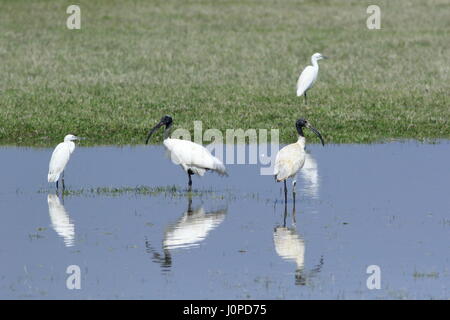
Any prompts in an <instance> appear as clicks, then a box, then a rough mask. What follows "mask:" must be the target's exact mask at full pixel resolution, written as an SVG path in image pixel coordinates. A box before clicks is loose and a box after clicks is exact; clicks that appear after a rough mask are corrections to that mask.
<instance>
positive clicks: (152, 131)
mask: <svg viewBox="0 0 450 320" xmlns="http://www.w3.org/2000/svg"><path fill="white" fill-rule="evenodd" d="M162 125H163V123H162V122H160V123H158V124H157V125H156V126H154V127H153V128H152V129H151V130H150V131H149V132H148V134H147V139H146V140H145V144H148V141H149V140H150V137H151V136H152V134H153V133H154V132H155V131H156V130H158V129H159V128H161V126H162Z"/></svg>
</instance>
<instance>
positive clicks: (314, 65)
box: [311, 58, 319, 69]
mask: <svg viewBox="0 0 450 320" xmlns="http://www.w3.org/2000/svg"><path fill="white" fill-rule="evenodd" d="M311 63H312V66H313V67H314V68H317V69H319V64H318V63H317V59H316V58H311Z"/></svg>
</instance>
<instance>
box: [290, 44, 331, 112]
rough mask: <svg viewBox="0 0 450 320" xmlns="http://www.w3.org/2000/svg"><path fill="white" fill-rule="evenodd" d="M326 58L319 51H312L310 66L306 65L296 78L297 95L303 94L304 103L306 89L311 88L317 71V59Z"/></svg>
mask: <svg viewBox="0 0 450 320" xmlns="http://www.w3.org/2000/svg"><path fill="white" fill-rule="evenodd" d="M321 59H327V57H325V56H323V55H322V54H321V53H314V54H313V55H312V56H311V63H312V66H307V67H306V68H305V69H304V70H303V71H302V73H301V74H300V76H299V77H298V80H297V97H300V96H302V95H303V96H305V103H307V99H306V91H308V90H309V89H311V87H312V86H313V85H314V82H316V79H317V74H318V73H319V64H318V63H317V61H318V60H321Z"/></svg>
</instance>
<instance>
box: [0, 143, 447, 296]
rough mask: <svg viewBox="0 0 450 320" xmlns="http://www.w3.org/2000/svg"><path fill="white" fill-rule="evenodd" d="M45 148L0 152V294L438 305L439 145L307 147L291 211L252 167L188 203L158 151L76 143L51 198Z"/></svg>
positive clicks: (201, 187)
mask: <svg viewBox="0 0 450 320" xmlns="http://www.w3.org/2000/svg"><path fill="white" fill-rule="evenodd" d="M51 152H52V150H51V149H32V148H11V147H3V148H0V158H1V161H2V166H1V168H0V177H1V180H0V200H1V201H0V203H1V204H0V205H1V211H0V212H1V219H2V223H1V224H0V260H1V267H0V298H3V299H5V298H6V299H11V298H33V299H40V298H50V299H53V298H61V299H85V298H94V299H95V298H106V299H109V298H130V299H135V298H149V299H166V298H172V299H216V298H218V299H241V298H242V299H247V298H248V299H260V298H267V299H309V298H339V299H347V298H356V299H359V298H363V299H373V298H388V299H397V298H424V299H428V298H449V297H450V295H449V283H450V282H449V279H450V277H449V265H450V264H449V262H450V250H449V249H450V241H449V240H450V215H449V208H450V199H449V196H448V190H449V188H448V186H449V181H450V171H449V170H448V160H449V156H450V148H449V143H448V142H447V141H442V142H440V143H439V144H419V143H416V142H403V143H399V142H396V143H389V144H376V145H337V146H333V145H331V146H326V147H325V148H323V147H322V146H319V145H310V146H308V152H309V159H308V162H307V164H306V166H307V168H305V170H303V171H304V172H303V174H301V175H299V177H298V179H297V197H296V202H295V214H293V202H292V201H291V194H289V199H290V200H289V202H288V205H287V208H285V206H284V204H283V193H282V185H281V184H276V183H275V182H274V181H273V178H272V177H271V176H262V175H260V174H259V172H260V171H259V169H260V166H259V165H228V166H227V169H228V172H229V177H225V178H223V177H219V176H217V175H214V174H211V173H207V174H206V175H205V176H204V177H202V178H198V177H194V178H193V183H194V185H193V187H194V191H193V192H192V193H191V194H189V193H187V192H185V188H186V184H187V177H186V175H185V174H184V173H183V172H182V170H181V169H180V168H179V167H177V166H175V165H174V164H172V163H171V161H170V160H169V159H167V158H166V157H164V151H163V149H162V147H159V146H151V147H144V146H139V147H123V148H119V147H96V148H83V147H79V148H78V149H77V150H76V151H75V153H74V154H73V156H72V159H71V161H70V163H69V165H68V167H67V169H66V175H65V177H66V185H67V187H68V189H69V190H70V193H69V194H68V195H66V196H65V197H64V198H63V199H60V198H58V197H57V196H55V195H54V186H52V185H48V184H47V183H46V174H47V168H48V161H49V158H50V155H51ZM137 186H148V188H158V187H160V188H159V189H149V190H150V191H149V192H142V190H143V189H142V188H137V189H136V190H135V191H133V188H135V187H137ZM172 186H175V188H173V187H172ZM99 187H101V188H103V187H108V188H117V190H111V189H110V191H109V192H104V190H103V189H101V190H97V189H96V188H99ZM161 187H162V188H161ZM91 188H94V189H95V190H93V191H91V190H90V189H91ZM123 188H131V190H128V192H124V191H123V190H124V189H123ZM145 190H146V189H145V188H144V191H145ZM190 195H191V196H190ZM285 211H286V216H285ZM70 265H77V266H79V267H80V271H81V289H79V290H77V289H74V290H69V289H67V287H66V280H67V278H68V277H69V274H67V273H66V269H67V267H68V266H70ZM369 265H378V266H379V267H380V270H381V282H380V284H381V289H379V290H378V289H374V290H369V289H368V288H367V285H366V281H367V278H368V277H369V276H370V275H369V274H367V273H366V269H367V267H368V266H369Z"/></svg>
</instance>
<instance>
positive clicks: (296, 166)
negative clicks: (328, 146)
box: [274, 143, 305, 181]
mask: <svg viewBox="0 0 450 320" xmlns="http://www.w3.org/2000/svg"><path fill="white" fill-rule="evenodd" d="M304 163H305V155H304V152H302V150H301V147H300V145H299V144H298V143H293V144H290V145H287V146H286V147H284V148H282V149H281V150H280V151H279V152H278V154H277V157H276V158H275V168H274V175H275V178H276V179H277V181H283V180H286V179H287V178H290V177H292V176H294V175H295V174H296V173H297V171H298V170H300V169H301V167H302V166H303V164H304Z"/></svg>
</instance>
